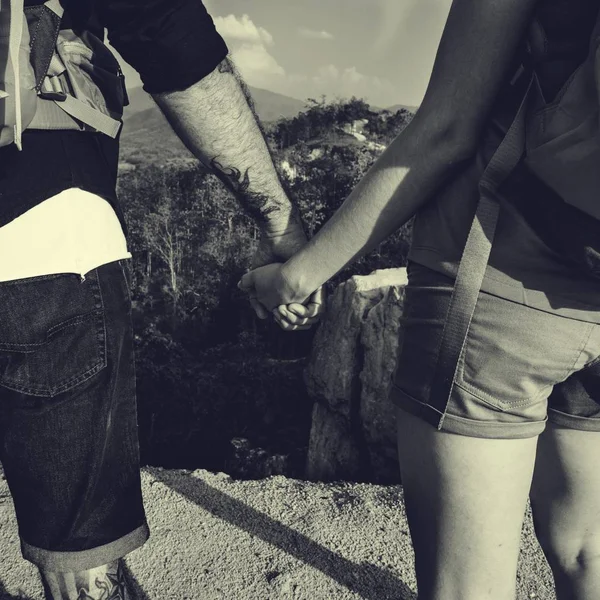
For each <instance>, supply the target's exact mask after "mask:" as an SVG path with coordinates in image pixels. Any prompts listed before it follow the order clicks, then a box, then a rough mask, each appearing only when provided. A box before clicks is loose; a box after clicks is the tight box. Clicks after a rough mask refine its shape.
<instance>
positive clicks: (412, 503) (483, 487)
mask: <svg viewBox="0 0 600 600" xmlns="http://www.w3.org/2000/svg"><path fill="white" fill-rule="evenodd" d="M397 419H398V450H399V459H400V471H401V475H402V484H403V487H404V499H405V504H406V514H407V518H408V524H409V528H410V533H411V537H412V541H413V546H414V550H415V561H416V573H417V585H418V591H419V600H491V599H493V600H513V599H514V597H515V582H516V570H517V559H518V555H519V542H520V534H521V527H522V523H523V517H524V513H525V507H526V503H527V495H528V493H529V487H530V483H531V476H532V472H533V464H534V459H535V451H536V438H527V439H516V440H504V439H480V438H471V437H465V436H461V435H456V434H452V433H446V432H440V431H437V430H436V429H435V428H434V427H432V426H431V425H430V424H428V423H426V422H425V421H423V420H421V419H420V418H417V417H415V416H413V415H411V414H409V413H407V412H404V411H402V410H398V414H397Z"/></svg>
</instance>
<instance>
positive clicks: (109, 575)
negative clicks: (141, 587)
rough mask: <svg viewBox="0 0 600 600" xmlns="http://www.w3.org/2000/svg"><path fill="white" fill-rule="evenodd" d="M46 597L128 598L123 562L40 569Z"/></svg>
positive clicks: (52, 599) (71, 599) (74, 599)
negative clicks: (74, 568)
mask: <svg viewBox="0 0 600 600" xmlns="http://www.w3.org/2000/svg"><path fill="white" fill-rule="evenodd" d="M41 575H42V583H43V584H44V592H45V594H46V598H47V599H48V600H130V599H132V598H133V596H132V595H131V590H129V588H128V586H127V581H126V578H125V572H124V569H123V561H122V560H120V559H119V560H115V561H114V562H112V563H110V564H108V565H103V566H101V567H97V568H95V569H90V570H88V571H78V572H72V571H66V572H55V571H41Z"/></svg>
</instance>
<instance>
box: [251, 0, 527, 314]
mask: <svg viewBox="0 0 600 600" xmlns="http://www.w3.org/2000/svg"><path fill="white" fill-rule="evenodd" d="M535 2H536V0H454V2H453V4H452V7H451V9H450V13H449V16H448V20H447V23H446V27H445V29H444V33H443V35H442V39H441V42H440V46H439V48H438V52H437V56H436V59H435V63H434V67H433V72H432V75H431V79H430V83H429V86H428V89H427V92H426V94H425V98H424V100H423V103H422V105H421V107H420V108H419V110H418V112H417V114H416V115H415V117H414V119H413V120H412V121H411V123H410V124H409V125H408V126H407V127H406V129H404V131H403V132H402V133H401V134H400V135H399V136H398V137H397V138H396V139H395V140H394V142H392V144H391V145H390V146H389V147H388V149H387V150H386V151H385V152H384V153H383V155H382V156H381V157H380V158H379V159H378V160H377V162H376V163H375V164H374V165H373V167H372V168H371V169H370V170H369V172H368V173H367V174H366V175H365V177H364V178H363V179H362V180H361V182H360V183H359V184H358V186H357V187H356V188H355V189H354V191H353V192H352V193H351V194H350V196H349V197H348V198H347V199H346V201H345V202H344V204H343V205H342V206H341V207H340V209H339V210H338V211H337V212H336V214H335V215H334V216H333V217H332V218H331V220H330V221H329V222H327V223H326V224H325V225H324V226H323V228H322V229H321V230H320V231H319V232H318V234H317V235H315V237H313V238H312V240H311V241H310V242H309V243H308V245H307V246H305V247H304V248H303V249H302V250H301V251H300V252H298V253H297V254H296V255H295V256H293V257H292V258H291V259H290V260H288V262H287V263H285V265H284V266H283V268H282V269H280V270H279V271H278V272H277V273H275V271H274V270H273V269H271V270H269V271H268V274H269V276H268V278H269V279H271V280H273V281H270V282H269V283H268V285H270V286H271V289H275V290H278V292H277V293H278V294H279V296H280V298H279V300H280V301H279V304H285V303H289V302H301V301H304V300H305V299H306V298H307V297H308V295H309V294H310V293H311V292H312V291H313V290H315V289H317V288H318V287H319V286H320V285H322V284H323V283H324V282H325V281H327V280H328V279H330V278H331V277H333V276H334V275H335V274H336V273H337V272H338V271H340V270H341V269H342V268H343V267H344V266H346V265H348V264H349V263H351V262H353V261H354V260H356V259H357V258H358V257H360V256H361V255H363V254H365V253H366V252H368V251H369V250H371V249H372V248H374V247H375V246H377V244H379V243H380V242H381V241H382V240H383V239H385V238H386V237H387V236H388V235H390V234H391V233H392V232H393V231H395V230H396V229H397V228H398V227H399V226H401V225H402V224H404V223H406V222H407V221H408V220H409V219H410V218H411V217H412V216H413V215H414V214H415V213H416V212H417V210H418V209H419V208H420V207H421V206H422V205H423V204H424V203H425V202H426V201H427V200H428V199H429V198H431V196H432V195H433V194H434V193H435V192H436V191H437V190H438V189H439V187H440V186H441V185H442V184H443V183H444V182H445V181H446V180H447V178H448V177H449V176H450V175H451V174H452V172H453V170H454V169H455V168H456V167H457V166H460V164H461V163H462V162H463V161H464V160H466V159H468V158H469V157H470V156H472V154H473V152H474V151H475V148H476V144H477V141H478V138H479V136H480V133H481V130H482V127H483V124H484V123H485V121H486V118H487V117H488V114H489V112H490V109H491V107H492V104H493V102H494V100H495V98H496V95H497V94H498V91H499V88H500V86H501V85H502V82H503V81H504V79H505V76H506V75H507V69H508V67H509V66H510V63H511V61H512V58H513V56H514V53H515V51H516V49H517V47H518V44H519V42H520V40H521V38H522V35H523V33H524V30H525V27H526V26H527V24H528V23H529V20H530V18H531V15H532V10H533V8H534V5H535ZM275 275H276V276H275ZM259 277H260V276H259V275H258V274H257V276H256V277H255V278H253V282H254V285H255V287H256V289H257V291H258V292H259V299H260V297H261V293H260V289H259V288H260V285H261V282H260V281H259ZM262 283H264V284H267V282H266V281H265V282H262ZM271 304H273V303H271ZM271 307H272V306H270V307H269V308H271Z"/></svg>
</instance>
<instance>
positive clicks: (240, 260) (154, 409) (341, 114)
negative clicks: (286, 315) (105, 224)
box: [119, 98, 410, 477]
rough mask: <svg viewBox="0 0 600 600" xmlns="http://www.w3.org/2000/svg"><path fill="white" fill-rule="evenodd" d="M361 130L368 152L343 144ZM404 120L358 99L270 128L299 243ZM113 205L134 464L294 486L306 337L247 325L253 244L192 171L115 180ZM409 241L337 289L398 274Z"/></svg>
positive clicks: (248, 229) (252, 233)
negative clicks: (129, 365)
mask: <svg viewBox="0 0 600 600" xmlns="http://www.w3.org/2000/svg"><path fill="white" fill-rule="evenodd" d="M360 119H368V123H367V124H364V128H363V133H364V135H365V136H366V137H367V141H360V140H358V139H357V138H356V137H353V136H352V135H351V134H348V133H347V131H346V132H344V131H343V129H344V128H346V130H348V127H347V126H348V125H351V124H352V123H353V122H354V121H356V120H360ZM409 119H410V113H408V112H407V111H398V112H397V113H394V114H390V113H387V114H386V113H385V112H384V113H376V112H374V111H372V110H371V109H370V107H369V106H368V105H367V104H366V103H365V102H363V101H362V100H357V99H355V98H353V99H351V100H350V101H347V102H336V103H327V102H325V100H324V99H322V100H321V101H319V102H317V101H314V100H312V101H309V104H308V106H307V109H306V110H305V111H304V112H302V113H301V114H299V115H298V116H297V117H293V118H290V119H282V120H280V121H279V122H277V123H274V124H271V125H270V126H268V127H267V131H268V139H269V142H270V144H271V146H272V148H273V152H274V156H275V159H276V161H277V162H278V163H279V164H280V165H283V164H284V163H285V166H286V168H285V169H282V173H283V174H282V177H283V179H284V183H285V185H286V186H287V187H288V189H289V190H290V195H291V197H292V198H293V200H294V201H295V202H296V203H297V204H298V206H299V208H300V211H301V213H302V216H303V219H304V222H305V224H306V227H307V231H308V232H309V233H310V235H313V234H314V233H315V232H316V231H318V229H319V228H320V227H321V225H322V224H323V223H324V222H325V221H326V220H327V219H328V218H329V217H330V216H331V215H332V214H333V212H334V211H335V210H336V209H337V208H338V207H339V206H340V205H341V203H342V202H343V200H344V199H345V198H346V196H347V195H348V194H349V193H350V191H351V190H352V188H353V187H354V186H355V185H356V183H357V182H358V180H359V179H360V178H361V177H362V175H363V174H364V173H365V172H366V170H367V169H368V168H369V166H370V165H371V164H372V163H373V161H374V160H375V159H376V157H377V155H378V154H379V153H380V152H381V146H380V145H378V144H385V143H388V142H389V141H390V140H391V139H393V137H394V136H395V135H397V133H398V132H399V131H400V130H401V129H402V128H403V127H404V126H405V125H406V124H407V122H408V121H409ZM359 137H360V136H359ZM119 194H120V198H121V202H122V204H123V207H124V210H125V214H126V220H127V224H128V227H129V240H130V247H131V251H132V254H133V272H134V278H133V300H134V327H135V332H136V352H137V361H138V362H137V365H138V386H139V398H140V401H139V415H140V435H141V446H142V460H143V462H145V463H149V464H155V465H157V464H159V465H163V466H169V467H186V468H199V467H202V468H208V469H214V470H226V471H228V472H230V473H231V474H232V475H239V476H247V477H248V476H250V477H251V476H262V475H266V474H269V473H273V472H284V473H286V474H288V475H292V476H301V475H302V471H303V466H304V459H305V453H306V446H307V442H308V432H309V425H310V413H311V410H312V407H311V404H310V401H309V399H308V398H307V397H306V392H305V389H304V385H303V383H302V370H303V367H304V357H305V356H306V355H307V353H308V351H309V349H310V341H311V337H312V335H313V332H308V333H306V334H299V333H295V334H286V333H284V332H281V331H279V330H278V329H277V327H276V326H275V325H274V324H272V323H265V322H258V321H257V320H256V319H255V318H254V317H253V314H252V312H251V309H250V308H249V306H248V304H247V301H246V299H245V297H244V296H243V294H242V293H241V292H239V290H238V289H237V282H238V280H239V278H240V276H241V274H242V273H243V272H244V271H245V270H246V269H247V268H248V267H249V265H250V260H251V257H252V254H253V251H254V248H255V246H256V244H257V241H258V239H259V236H260V231H259V230H258V228H257V227H256V225H255V224H254V223H253V221H252V220H251V219H250V218H249V217H247V216H246V215H245V214H244V213H243V211H242V210H241V209H240V207H239V205H238V204H237V202H236V201H235V200H234V199H233V198H232V197H231V196H230V195H229V193H228V192H227V191H226V190H225V189H224V187H223V186H222V185H221V183H220V182H219V181H218V180H217V179H216V178H215V177H214V176H213V175H211V174H209V173H207V172H206V171H205V170H203V169H202V168H200V167H199V166H198V164H197V163H196V162H195V161H190V160H178V161H172V162H170V163H167V164H162V165H159V164H155V163H148V164H141V163H140V164H138V165H136V167H135V168H128V169H124V170H122V172H121V174H120V178H119ZM409 236H410V228H409V227H404V228H402V229H401V230H399V231H398V232H397V233H396V234H395V235H394V236H392V237H391V238H390V239H389V240H387V241H386V242H384V243H383V244H382V245H381V246H380V247H379V248H378V249H377V250H375V251H374V252H373V253H371V254H370V255H369V256H367V257H365V258H363V259H362V260H361V261H360V262H359V263H358V264H357V265H354V266H353V267H352V268H351V269H347V270H346V271H345V272H343V273H341V274H340V275H339V276H338V277H337V278H336V280H337V281H339V280H342V279H346V278H347V277H348V276H350V275H351V274H354V273H362V274H365V273H369V272H371V271H372V270H374V269H376V268H386V267H392V266H400V265H403V264H404V263H405V260H406V254H407V249H408V240H409ZM249 461H251V462H252V465H251V466H249Z"/></svg>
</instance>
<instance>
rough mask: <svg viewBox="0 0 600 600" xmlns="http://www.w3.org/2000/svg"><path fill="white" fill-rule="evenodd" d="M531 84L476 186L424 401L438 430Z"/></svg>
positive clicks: (516, 157) (517, 148) (520, 145)
mask: <svg viewBox="0 0 600 600" xmlns="http://www.w3.org/2000/svg"><path fill="white" fill-rule="evenodd" d="M533 81H534V76H533V73H532V72H530V75H529V82H528V84H527V88H526V92H525V94H524V97H523V99H522V101H521V104H520V106H519V108H518V110H517V114H516V116H515V117H514V120H513V122H512V124H511V126H510V127H509V129H508V132H507V133H506V135H505V137H504V139H503V140H502V142H501V143H500V145H499V146H498V148H497V150H496V152H495V153H494V155H493V156H492V158H491V160H490V162H489V163H488V165H487V167H486V169H485V170H484V172H483V175H482V177H481V180H480V182H479V202H478V205H477V209H476V212H475V217H474V219H473V223H472V225H471V229H470V231H469V235H468V237H467V242H466V244H465V248H464V251H463V255H462V258H461V261H460V264H459V267H458V272H457V275H456V281H455V285H454V290H453V292H452V297H451V299H450V306H449V308H448V313H447V315H446V321H445V324H444V329H443V332H442V342H441V346H440V352H439V354H438V359H437V364H436V368H435V371H434V376H433V380H432V387H431V396H430V401H431V402H432V405H433V406H435V407H436V408H437V409H438V411H439V412H440V413H441V415H442V417H441V419H440V422H439V424H438V429H441V428H442V425H443V421H444V415H445V407H446V405H447V403H448V401H449V399H450V395H451V393H452V389H453V386H454V381H455V378H456V374H457V371H458V365H459V361H460V358H461V355H462V352H463V349H464V346H465V343H466V340H467V335H468V333H469V327H470V325H471V320H472V318H473V314H474V313H475V306H476V304H477V299H478V297H479V291H480V290H481V284H482V283H483V278H484V276H485V271H486V267H487V263H488V259H489V256H490V253H491V249H492V242H493V240H494V235H495V232H496V225H497V223H498V217H499V214H500V204H499V202H498V200H497V198H496V197H495V195H496V192H497V190H498V189H499V187H500V186H501V185H502V183H503V182H504V181H505V179H506V178H507V177H508V176H509V175H510V173H511V172H512V171H513V170H514V168H515V167H516V166H517V164H518V163H519V161H520V159H521V157H522V155H523V152H524V148H525V117H526V113H527V107H528V104H529V98H530V92H531V89H532V85H533Z"/></svg>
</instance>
